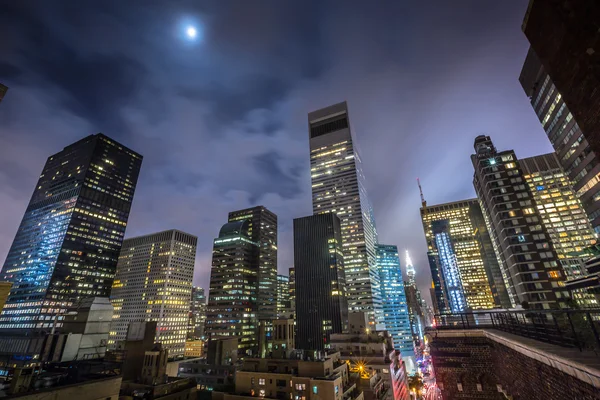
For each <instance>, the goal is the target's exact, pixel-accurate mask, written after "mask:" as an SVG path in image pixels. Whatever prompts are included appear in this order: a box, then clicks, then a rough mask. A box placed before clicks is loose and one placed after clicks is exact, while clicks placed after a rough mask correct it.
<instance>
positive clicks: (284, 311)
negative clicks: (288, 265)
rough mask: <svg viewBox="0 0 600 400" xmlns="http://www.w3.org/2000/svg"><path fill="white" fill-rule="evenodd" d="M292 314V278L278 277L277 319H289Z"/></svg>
mask: <svg viewBox="0 0 600 400" xmlns="http://www.w3.org/2000/svg"><path fill="white" fill-rule="evenodd" d="M289 312H290V277H289V276H287V275H277V317H278V318H281V317H285V318H288V317H289V315H288V314H289Z"/></svg>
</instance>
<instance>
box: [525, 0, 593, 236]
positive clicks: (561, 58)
mask: <svg viewBox="0 0 600 400" xmlns="http://www.w3.org/2000/svg"><path fill="white" fill-rule="evenodd" d="M599 15H600V3H598V2H597V1H578V0H564V1H544V0H535V1H533V0H531V1H530V2H529V7H528V9H527V13H526V14H525V18H524V20H523V25H522V27H523V32H524V33H525V36H527V39H528V40H529V43H530V44H531V48H532V49H533V51H534V52H535V54H536V55H537V57H538V58H539V60H540V61H541V64H542V65H543V67H544V71H545V72H546V73H547V74H548V75H549V77H550V80H551V81H552V84H553V85H556V90H557V92H558V93H560V95H561V100H564V102H565V104H566V107H568V110H569V111H570V112H571V113H572V115H573V119H574V120H575V121H576V122H577V124H578V126H579V127H580V128H581V132H582V133H583V136H584V137H585V139H586V140H587V142H588V143H589V145H590V147H591V149H592V150H593V151H594V153H595V154H596V155H600V114H599V113H598V110H599V109H600V96H598V92H597V88H598V87H600V76H599V75H598V73H597V71H598V67H599V65H600V51H599V49H598V44H597V43H598V21H599V19H600V17H599ZM548 85H550V82H549V83H548ZM548 85H547V87H546V91H547V90H549V87H548ZM550 97H552V95H551V96H550ZM544 101H545V98H544ZM559 105H561V104H560V101H559V102H558V103H556V106H559ZM550 107H552V106H550ZM554 108H555V109H556V107H554ZM548 110H549V109H548ZM544 111H545V110H544ZM549 114H551V112H549ZM557 115H558V114H557ZM566 116H567V113H566V112H564V113H563V114H562V119H561V118H560V115H558V119H561V122H560V124H564V123H565V122H566ZM544 118H545V117H544ZM553 119H554V118H553ZM544 125H545V124H544ZM557 125H558V123H557ZM544 128H545V129H547V127H546V126H545V127H544ZM558 129H560V128H558ZM558 129H557V130H558ZM547 132H548V130H547ZM583 145H584V146H585V144H583ZM596 160H597V158H596ZM565 170H566V171H567V172H568V173H569V174H570V173H571V171H569V168H565ZM581 171H582V172H583V169H581ZM574 174H575V175H577V174H578V173H577V172H574ZM575 181H578V180H577V179H575ZM581 181H584V182H588V183H589V184H590V186H591V188H590V190H592V191H593V192H596V193H597V192H598V189H599V188H600V185H598V182H600V167H598V166H596V167H594V168H590V169H589V170H588V171H586V173H585V176H582V178H581ZM580 185H582V184H580V183H579V182H576V186H575V191H577V192H579V190H581V189H582V188H583V187H580ZM580 196H581V195H580ZM588 196H589V197H588ZM588 196H586V198H587V199H589V198H590V197H592V195H588ZM582 201H583V203H584V207H585V208H586V209H588V206H587V204H586V200H585V199H583V198H582ZM597 218H598V216H597V215H594V216H591V215H590V219H592V220H594V221H595V222H593V225H594V226H595V227H596V226H597V225H598V223H597V221H596V220H597Z"/></svg>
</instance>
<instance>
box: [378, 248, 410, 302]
mask: <svg viewBox="0 0 600 400" xmlns="http://www.w3.org/2000/svg"><path fill="white" fill-rule="evenodd" d="M405 253H406V276H407V277H408V284H409V285H413V286H415V287H416V286H417V281H416V280H415V275H416V274H417V272H416V271H415V266H414V265H413V262H412V259H411V258H410V254H408V250H405ZM382 297H383V296H382Z"/></svg>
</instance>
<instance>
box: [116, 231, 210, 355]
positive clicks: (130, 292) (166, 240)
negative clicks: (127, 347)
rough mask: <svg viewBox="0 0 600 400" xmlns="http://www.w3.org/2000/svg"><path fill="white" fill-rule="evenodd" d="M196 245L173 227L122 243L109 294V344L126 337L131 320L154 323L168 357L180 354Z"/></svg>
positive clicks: (195, 238)
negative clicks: (112, 312)
mask: <svg viewBox="0 0 600 400" xmlns="http://www.w3.org/2000/svg"><path fill="white" fill-rule="evenodd" d="M197 243H198V238H197V237H196V236H193V235H190V234H188V233H184V232H181V231H178V230H175V229H172V230H169V231H164V232H157V233H153V234H150V235H144V236H138V237H134V238H131V239H126V240H124V241H123V248H122V249H121V254H120V255H119V264H118V265H117V274H116V275H115V281H114V283H113V288H112V293H111V296H110V302H111V303H112V305H113V307H114V309H115V311H114V315H113V321H112V324H111V329H110V336H109V346H111V347H113V348H114V346H115V345H116V342H117V341H121V340H125V339H126V338H127V328H128V327H129V324H130V323H131V322H138V321H156V337H155V341H156V342H160V343H162V345H163V346H164V347H165V348H167V349H168V350H169V357H178V356H183V354H184V352H185V339H186V337H187V332H188V320H189V312H190V302H191V296H192V279H193V277H194V261H195V259H196V245H197Z"/></svg>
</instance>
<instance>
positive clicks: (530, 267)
mask: <svg viewBox="0 0 600 400" xmlns="http://www.w3.org/2000/svg"><path fill="white" fill-rule="evenodd" d="M474 147H475V154H473V155H472V156H471V161H472V162H473V167H474V168H475V174H474V178H473V184H474V186H475V191H476V192H477V195H478V197H479V201H480V204H481V208H482V210H483V211H484V214H485V217H486V221H487V224H488V228H489V229H488V230H489V232H490V233H491V236H492V240H493V241H494V246H495V248H496V250H497V254H498V256H499V258H500V269H501V271H502V276H503V278H504V282H505V284H506V288H507V290H508V295H509V298H510V301H511V304H512V306H517V305H519V304H521V305H522V304H523V303H525V302H527V304H528V305H529V306H530V307H531V308H536V309H549V308H557V307H558V306H559V305H560V306H564V305H565V299H566V298H568V292H566V291H564V290H561V288H562V286H563V284H564V276H563V271H562V267H561V265H560V264H559V260H558V255H557V254H556V251H555V250H554V247H553V245H552V242H551V240H550V236H549V235H548V232H547V230H546V228H545V227H544V225H543V224H542V218H541V217H540V213H539V211H538V209H537V206H536V203H535V199H534V197H533V194H532V193H531V191H530V189H529V185H528V184H527V182H526V181H525V178H524V174H523V171H522V170H521V168H520V167H519V163H518V161H517V157H516V155H515V152H514V151H512V150H506V151H497V150H496V148H495V147H494V144H493V143H492V140H491V139H490V137H489V136H484V135H481V136H477V137H476V138H475V143H474Z"/></svg>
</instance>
